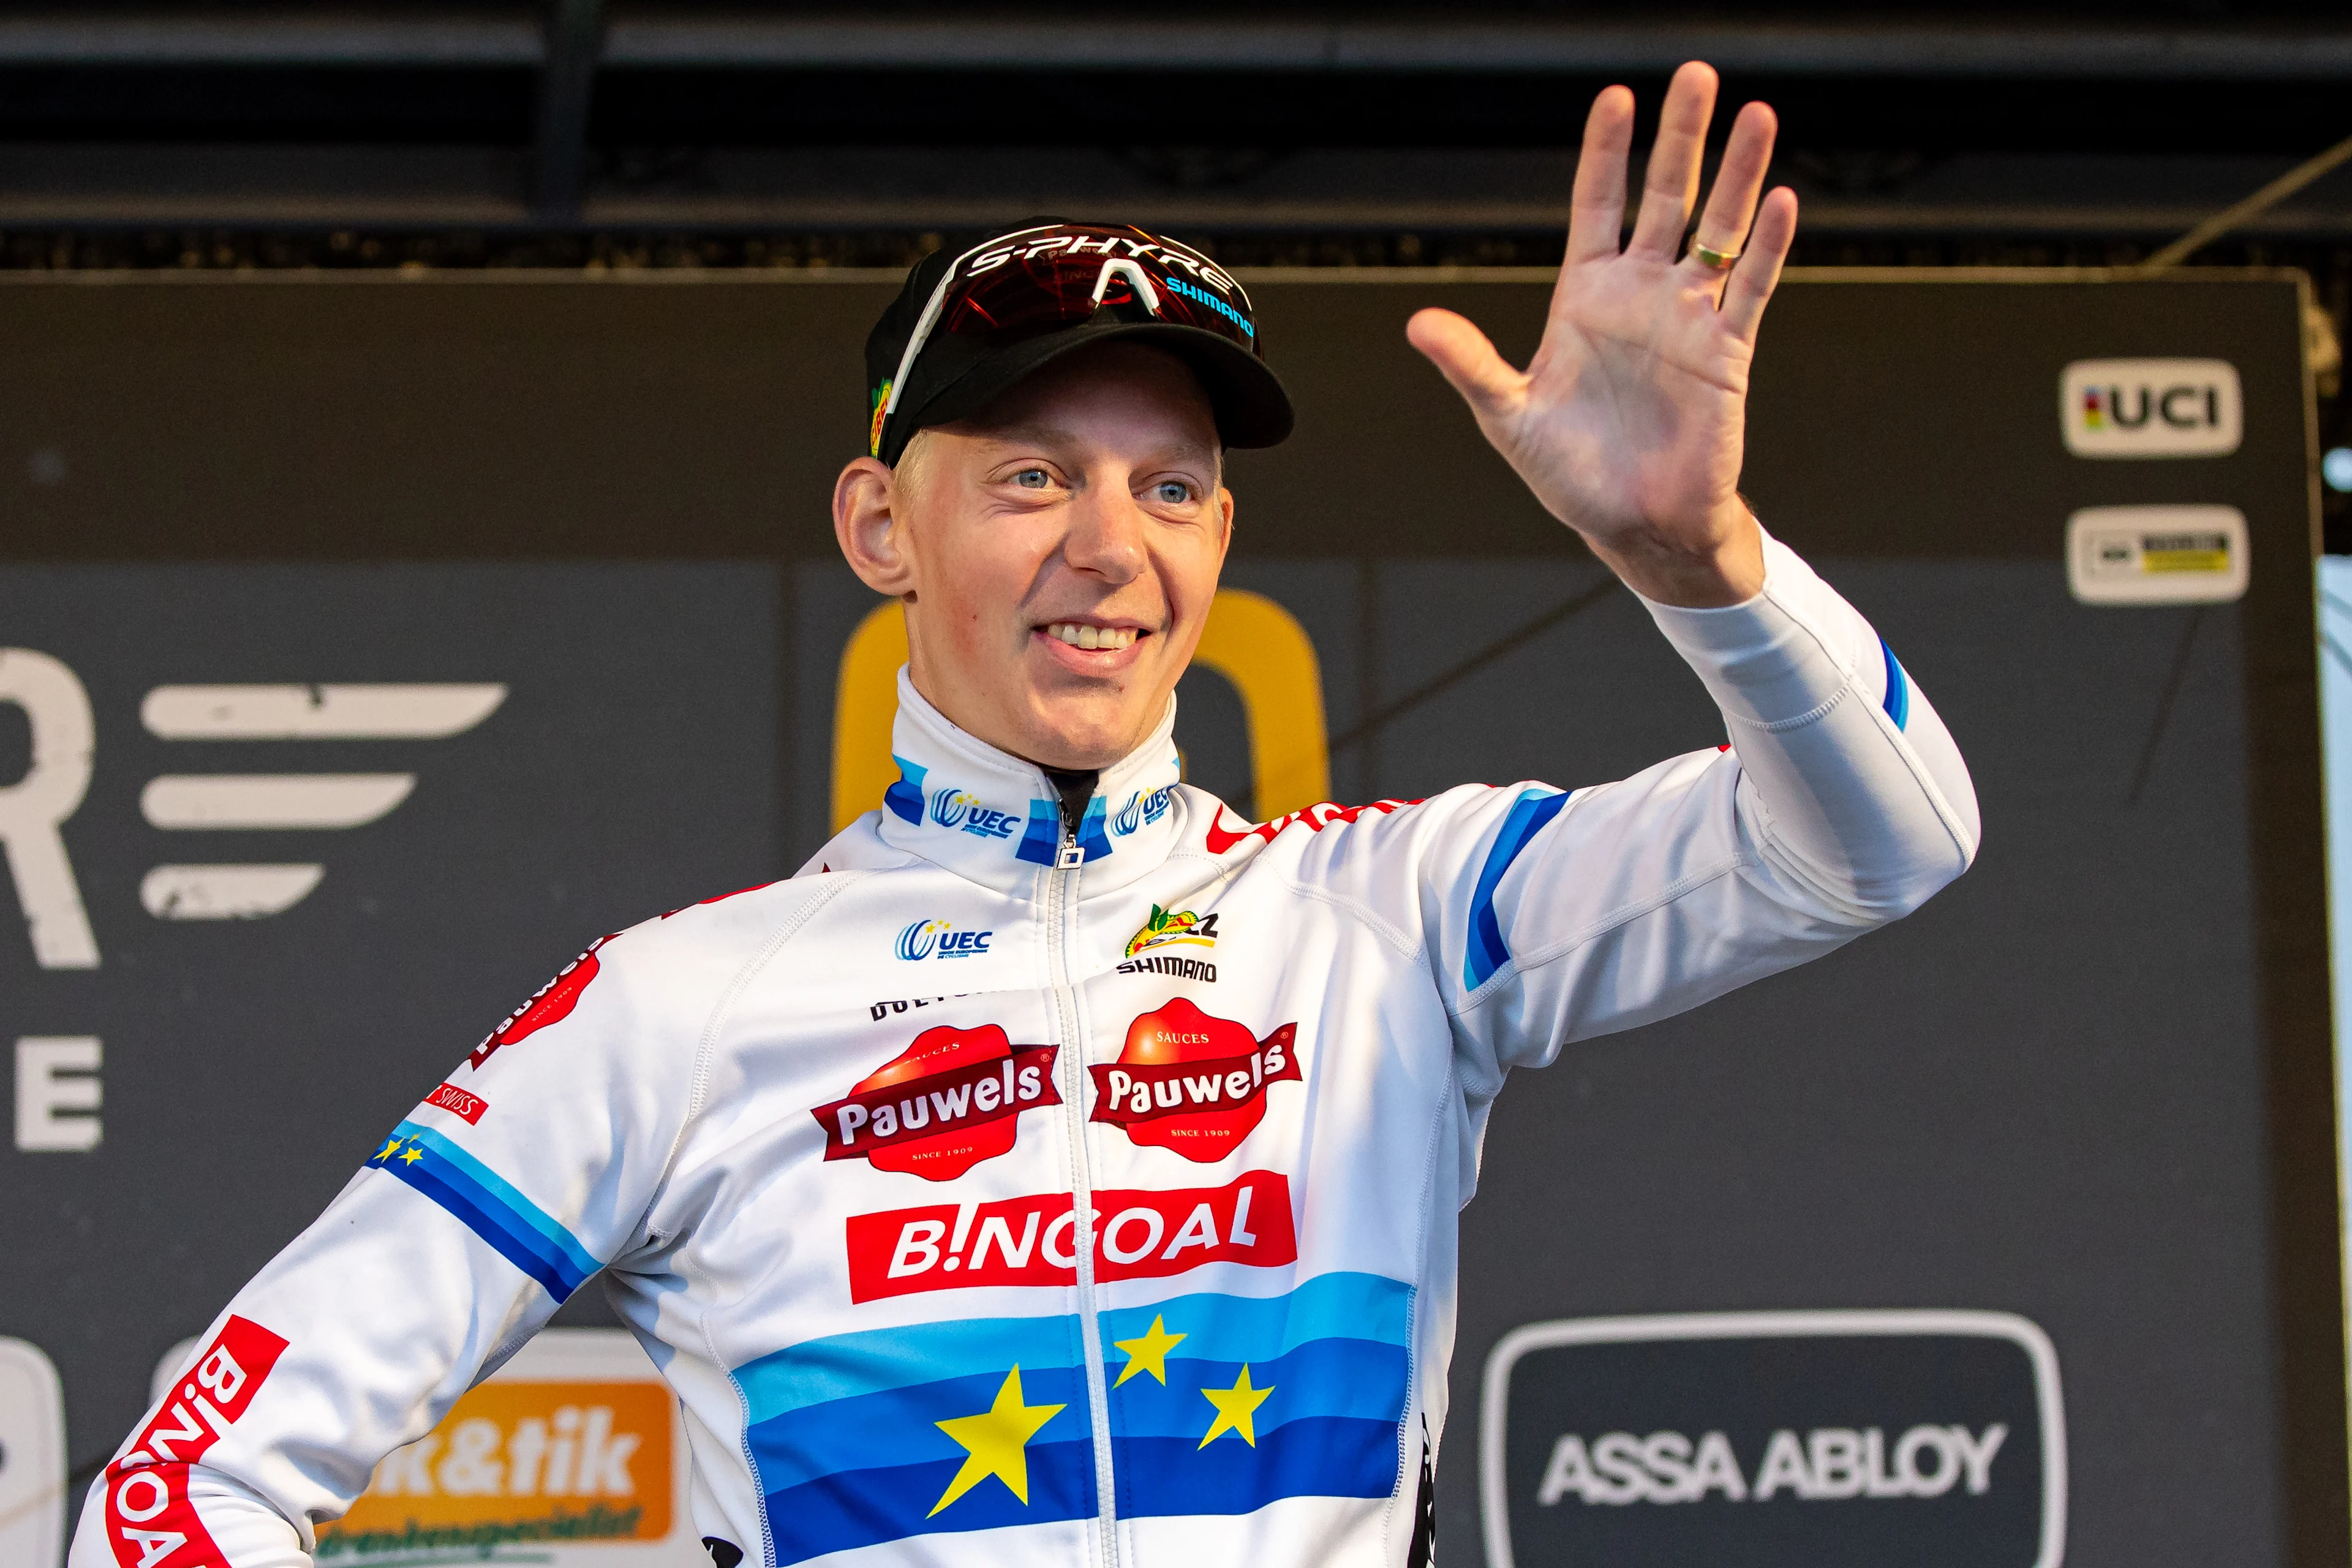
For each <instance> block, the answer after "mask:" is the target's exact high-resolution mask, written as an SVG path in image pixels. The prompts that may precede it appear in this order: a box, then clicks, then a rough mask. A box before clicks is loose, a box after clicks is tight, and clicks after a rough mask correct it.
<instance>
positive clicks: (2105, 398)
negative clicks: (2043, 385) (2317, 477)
mask: <svg viewBox="0 0 2352 1568" xmlns="http://www.w3.org/2000/svg"><path fill="white" fill-rule="evenodd" d="M2058 388H2059V389H2058V400H2059V408H2058V418H2059V424H2060V427H2061V429H2062V430H2063V433H2064V435H2065V438H2066V449H2067V450H2068V451H2070V452H2072V453H2074V455H2075V456H2076V457H2078V458H2219V457H2225V456H2227V455H2228V454H2230V453H2231V452H2234V451H2236V450H2237V449H2238V443H2239V441H2240V440H2241V439H2242V437H2243V434H2244V427H2245V419H2244V414H2243V408H2242V399H2241V396H2240V388H2239V384H2238V371H2237V367H2236V366H2235V365H2232V364H2231V363H2230V362H2229V361H2227V360H2220V359H2086V360H2076V361H2075V362H2074V363H2072V364H2070V365H2068V366H2067V367H2066V369H2065V371H2064V373H2063V374H2062V375H2061V376H2060V377H2059V383H2058Z"/></svg>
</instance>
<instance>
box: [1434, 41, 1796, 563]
mask: <svg viewBox="0 0 2352 1568" xmlns="http://www.w3.org/2000/svg"><path fill="white" fill-rule="evenodd" d="M1715 93H1716V75H1715V72H1714V70H1713V69H1712V68H1709V67H1707V66H1705V65H1702V64H1698V63H1696V62H1693V63H1692V64H1689V65H1685V66H1684V67H1683V68H1682V69H1680V70H1679V71H1677V72H1675V79H1674V84H1673V86H1672V87H1670V88H1669V89H1667V92H1666V101H1665V107H1664V112H1663V113H1662V115H1661V117H1660V122H1659V127H1658V139H1657V143H1656V145H1655V147H1654V150H1653V151H1652V153H1651V156H1650V163H1649V171H1648V174H1647V177H1646V179H1645V180H1644V181H1643V194H1642V205H1641V210H1640V212H1639V214H1638V215H1637V216H1636V217H1635V219H1634V225H1633V238H1632V240H1631V241H1630V242H1628V243H1625V244H1624V245H1623V246H1622V248H1621V247H1620V235H1621V234H1622V229H1623V226H1624V212H1625V195H1626V191H1625V169H1626V157H1627V154H1628V153H1629V152H1630V151H1631V148H1632V144H1633V93H1632V92H1630V91H1628V90H1627V89H1624V88H1622V87H1612V88H1611V89H1608V90H1607V91H1605V92H1603V93H1601V96H1600V97H1599V98H1597V99H1595V100H1593V104H1592V112H1591V116H1590V118H1589V119H1588V120H1587V121H1586V122H1585V130H1584V149H1583V154H1582V156H1581V158H1580V161H1579V163H1578V164H1577V170H1576V192H1575V197H1574V203H1573V208H1572V213H1571V216H1570V224H1569V231H1568V255H1567V259H1566V260H1565V261H1563V262H1562V263H1561V266H1560V269H1559V284H1558V285H1557V286H1556V287H1555V288H1554V289H1553V290H1552V299H1551V309H1550V312H1549V317H1548V319H1547V321H1546V322H1545V326H1544V335H1543V342H1542V344H1541V346H1540V347H1538V349H1537V350H1536V354H1535V358H1534V359H1533V360H1531V361H1530V362H1529V363H1528V368H1527V369H1526V370H1524V371H1520V370H1516V369H1514V368H1513V367H1512V366H1511V365H1510V364H1509V363H1507V362H1506V361H1505V360H1504V359H1503V357H1502V356H1501V355H1500V354H1498V353H1496V352H1495V348H1494V345H1493V344H1492V343H1490V342H1487V340H1486V334H1485V333H1483V332H1481V331H1479V330H1478V329H1477V328H1476V327H1475V326H1474V325H1472V324H1471V323H1470V322H1469V321H1466V320H1465V319H1464V318H1463V317H1461V316H1458V315H1455V314H1454V312H1453V311H1451V310H1423V311H1421V312H1420V313H1419V314H1417V315H1415V316H1414V317H1413V319H1412V322H1411V323H1410V324H1409V325H1408V326H1407V328H1406V334H1407V336H1409V337H1410V338H1411V339H1412V342H1413V345H1414V346H1415V347H1417V348H1419V349H1420V350H1421V351H1422V353H1425V354H1427V355H1428V356H1429V358H1430V359H1431V360H1432V361H1433V363H1435V364H1436V365H1437V368H1438V369H1439V370H1440V371H1442V372H1443V373H1444V375H1445V377H1446V379H1447V380H1448V381H1450V382H1452V383H1453V384H1454V387H1455V389H1456V390H1458V391H1459V392H1460V393H1461V394H1462V395H1463V396H1464V397H1465V399H1466V400H1467V401H1468V402H1469V405H1470V408H1471V411H1472V413H1473V414H1475V416H1477V420H1478V426H1479V428H1480V429H1482V430H1484V431H1485V432H1486V438H1487V439H1488V440H1489V441H1491V442H1493V443H1494V445H1495V447H1496V450H1497V451H1499V452H1501V453H1502V454H1503V456H1504V458H1506V459H1507V460H1508V461H1509V463H1510V465H1511V467H1512V468H1515V469H1517V471H1518V474H1519V477H1520V478H1521V479H1525V480H1526V481H1527V484H1528V489H1531V490H1533V491H1534V492H1535V495H1536V499H1537V500H1540V501H1541V502H1542V503H1543V504H1544V506H1545V508H1546V509H1547V510H1549V511H1550V512H1551V513H1552V515H1553V516H1555V517H1557V518H1559V520H1560V521H1562V522H1565V523H1567V524H1568V525H1569V526H1570V527H1571V528H1573V529H1575V530H1576V531H1578V532H1579V533H1580V534H1582V535H1583V536H1584V538H1585V540H1586V542H1589V543H1590V544H1591V546H1592V548H1593V551H1594V552H1595V553H1596V554H1598V555H1600V556H1601V559H1602V560H1604V561H1606V562H1608V563H1609V564H1610V565H1611V566H1612V567H1613V568H1615V569H1616V571H1617V573H1618V574H1619V575H1621V576H1622V577H1623V578H1624V579H1625V580H1626V581H1627V582H1628V583H1630V584H1632V585H1633V587H1635V588H1636V589H1638V590H1640V591H1641V592H1643V593H1645V594H1648V595H1650V596H1651V597H1653V598H1658V599H1663V600H1665V601H1667V602H1670V603H1676V604H1730V603H1735V602H1737V601H1738V600H1739V599H1742V598H1745V597H1747V596H1748V595H1749V594H1752V593H1753V592H1755V590H1756V589H1757V588H1758V587H1759V586H1760V585H1761V583H1762V580H1763V557H1762V545H1761V542H1760V538H1759V535H1758V533H1757V530H1756V523H1755V520H1754V519H1753V518H1751V517H1750V516H1748V510H1747V508H1746V507H1745V506H1744V505H1742V504H1741V502H1740V500H1739V495H1738V482H1739V466H1740V458H1741V451H1742V445H1743V440H1744V437H1745V431H1746V419H1747V403H1748V363H1749V361H1750V360H1751V359H1752V357H1753V356H1754V353H1755V343H1756V329H1757V326H1758V323H1759V321H1761V320H1762V317H1763V314H1764V305H1765V302H1766V300H1769V298H1770V297H1771V293H1772V287H1773V285H1774V284H1775V283H1776V282H1777V281H1778V280H1779V279H1780V264H1781V262H1782V261H1783V260H1784V259H1785V258H1787V256H1788V254H1789V244H1790V239H1791V238H1792V237H1794V236H1795V233H1796V223H1797V199H1796V196H1795V194H1794V193H1792V192H1790V191H1789V190H1787V189H1786V188H1782V189H1780V190H1776V191H1774V192H1773V193H1772V194H1771V195H1770V196H1769V197H1766V198H1765V199H1764V200H1763V201H1762V203H1761V205H1760V207H1759V201H1758V195H1759V190H1760V188H1761V186H1762V184H1763V183H1764V173H1765V169H1766V167H1767V165H1768V164H1769V163H1770V161H1771V155H1772V136H1773V132H1774V130H1775V122H1774V120H1773V115H1772V111H1771V110H1769V109H1768V108H1766V107H1765V106H1764V105H1763V104H1760V103H1751V104H1749V105H1748V106H1747V107H1746V108H1745V109H1743V110H1740V112H1739V115H1738V119H1737V120H1735V121H1733V124H1732V130H1731V135H1730V139H1729V141H1728V142H1727V145H1726V147H1725V149H1724V154H1723V162H1722V166H1721V169H1720V171H1719V172H1718V174H1717V178H1716V184H1715V189H1714V191H1713V192H1712V193H1711V194H1710V195H1709V197H1708V201H1707V205H1706V212H1705V214H1704V215H1703V216H1701V218H1700V220H1699V225H1698V230H1697V234H1696V238H1695V240H1694V243H1693V246H1692V248H1691V254H1690V255H1688V256H1686V257H1683V258H1680V259H1677V252H1678V251H1680V250H1681V248H1682V238H1683V230H1684V227H1685V225H1686V224H1687V223H1688V222H1689V218H1690V211H1691V205H1692V202H1693V200H1694V198H1695V197H1696V195H1697V191H1698V178H1699V165H1700V161H1701V159H1702V157H1703V155H1704V153H1705V151H1706V129H1707V122H1708V121H1709V119H1710V118H1711V117H1712V115H1713V112H1714V108H1715ZM1751 224H1752V225H1753V233H1750V232H1749V229H1750V225H1751ZM1743 237H1744V238H1745V241H1746V243H1745V244H1744V245H1743V244H1742V240H1743ZM1709 250H1711V251H1713V252H1714V253H1715V255H1714V256H1713V257H1710V256H1708V255H1706V252H1707V251H1709ZM1725 256H1737V258H1738V260H1737V261H1736V262H1733V263H1729V264H1726V263H1725V262H1724V261H1723V259H1722V258H1723V257H1725Z"/></svg>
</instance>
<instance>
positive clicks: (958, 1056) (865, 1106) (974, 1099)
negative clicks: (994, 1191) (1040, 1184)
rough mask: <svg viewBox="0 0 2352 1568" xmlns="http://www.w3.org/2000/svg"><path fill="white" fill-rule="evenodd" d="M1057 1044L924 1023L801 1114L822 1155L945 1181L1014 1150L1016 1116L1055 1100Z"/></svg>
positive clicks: (990, 1027)
mask: <svg viewBox="0 0 2352 1568" xmlns="http://www.w3.org/2000/svg"><path fill="white" fill-rule="evenodd" d="M1060 1048H1061V1047H1058V1046H1015V1045H1014V1044H1013V1042H1012V1041H1011V1040H1010V1039H1009V1038H1008V1037H1006V1035H1005V1033H1004V1031H1003V1029H1002V1028H1000V1027H998V1026H996V1025H994V1024H987V1025H983V1026H981V1027H980V1028H977V1029H957V1028H950V1027H949V1026H945V1025H941V1026H940V1027H938V1028H936V1029H926V1030H924V1031H923V1032H922V1033H921V1034H919V1035H918V1036H916V1037H915V1042H914V1044H912V1045H910V1046H908V1047H907V1048H906V1049H905V1050H903V1051H901V1052H899V1053H898V1055H897V1056H896V1057H893V1058H891V1059H890V1060H888V1061H887V1062H885V1063H883V1064H882V1066H881V1067H880V1068H877V1069H876V1070H875V1071H874V1072H872V1073H870V1074H868V1075H867V1076H866V1077H865V1078H863V1079H859V1080H858V1081H857V1083H856V1085H855V1086H854V1087H853V1088H852V1089H850V1091H849V1094H848V1096H847V1097H846V1098H845V1099H841V1100H834V1101H832V1102H831V1103H829V1104H825V1105H820V1106H816V1107H814V1109H812V1110H810V1111H809V1114H810V1115H811V1116H814V1117H815V1118H816V1122H817V1125H818V1126H820V1127H822V1128H824V1157H825V1158H826V1159H828V1160H864V1161H866V1163H868V1164H870V1165H872V1166H873V1167H874V1168H875V1169H876V1170H877V1171H897V1172H899V1173H902V1174H906V1175H910V1176H921V1177H923V1178H924V1179H926V1180H928V1181H933V1182H948V1181H953V1180H954V1179H955V1178H956V1177H958V1176H961V1175H962V1174H963V1173H965V1172H966V1171H969V1170H971V1168H972V1167H973V1166H974V1165H977V1164H979V1163H981V1162H982V1160H992V1159H994V1158H995V1157H996V1156H997V1155H999V1154H1009V1153H1011V1152H1013V1140H1014V1138H1015V1137H1016V1136H1017V1135H1018V1132H1019V1126H1018V1119H1019V1117H1020V1115H1021V1113H1022V1112H1023V1111H1024V1110H1030V1109H1032V1108H1034V1107H1037V1106H1045V1105H1059V1104H1061V1103H1062V1092H1061V1090H1060V1089H1057V1088H1056V1087H1055V1083H1054V1058H1055V1056H1056V1055H1058V1054H1059V1052H1060Z"/></svg>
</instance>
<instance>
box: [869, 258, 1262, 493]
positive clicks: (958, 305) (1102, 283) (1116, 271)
mask: <svg viewBox="0 0 2352 1568" xmlns="http://www.w3.org/2000/svg"><path fill="white" fill-rule="evenodd" d="M1107 309H1108V310H1110V311H1111V312H1112V315H1113V317H1114V318H1115V319H1116V320H1118V321H1121V322H1126V323H1138V322H1150V323H1154V324H1158V325H1161V326H1169V327H1189V328H1192V329H1195V330H1197V331H1203V332H1207V333H1210V334H1212V335H1213V336H1214V337H1216V338H1219V339H1221V340H1223V342H1224V343H1225V344H1227V345H1230V347H1231V348H1232V349H1239V350H1242V351H1244V353H1247V354H1249V355H1250V356H1251V357H1252V358H1253V359H1255V360H1256V361H1257V362H1258V363H1259V364H1261V365H1262V364H1263V363H1264V360H1265V353H1264V352H1263V351H1262V350H1261V349H1260V347H1259V344H1258V331H1257V321H1256V318H1255V310H1254V309H1253V307H1252V306H1251V304H1250V299H1249V295H1248V293H1247V291H1246V290H1244V289H1243V288H1242V286H1241V284H1240V283H1238V282H1236V281H1235V280H1234V278H1233V277H1232V275H1231V274H1229V273H1227V272H1226V271H1224V269H1223V268H1220V267H1219V266H1218V265H1217V264H1216V263H1215V262H1213V261H1212V260H1210V259H1209V258H1207V257H1205V256H1203V255H1202V254H1201V253H1200V252H1199V251H1197V250H1194V249H1192V247H1189V246H1184V245H1180V244H1177V243H1175V242H1174V241H1171V240H1166V239H1160V238H1158V237H1154V236H1152V235H1149V234H1146V233H1144V232H1143V230H1141V229H1139V228H1134V227H1130V226H1116V225H1109V224H1085V223H1059V224H1050V225H1042V226H1037V227H1034V228H1026V229H1020V230H1016V231H1014V232H1013V233H1011V234H1002V235H998V236H996V237H993V238H992V239H989V240H986V241H983V242H982V243H981V244H979V245H976V246H974V247H971V249H970V250H967V251H965V252H964V253H963V254H962V255H961V256H959V257H957V258H955V259H954V260H953V261H952V262H950V263H949V264H948V267H947V268H946V269H945V270H944V271H943V272H942V273H941V274H940V279H939V281H938V282H937V284H935V285H934V286H933V288H932V289H931V291H930V294H929V298H928V299H927V300H925V301H924V304H923V309H922V311H921V313H920V314H919V316H918V317H917V318H916V321H915V324H914V327H913V330H912V331H910V332H908V337H907V342H906V347H905V349H904V351H903V352H902V353H900V354H899V356H898V367H897V370H896V372H895V374H891V375H890V376H889V377H888V379H887V382H886V383H885V384H883V385H882V386H880V387H878V388H877V389H876V390H877V396H876V398H875V402H874V408H873V423H872V427H871V429H870V431H869V439H870V450H871V451H873V452H874V453H876V454H877V455H879V454H880V453H881V452H882V449H883V446H884V439H883V437H884V430H885V427H886V426H887V424H888V422H889V419H890V416H892V415H893V414H895V413H897V412H898V407H899V405H900V403H901V401H902V400H903V399H904V397H905V395H906V393H907V389H908V384H909V379H910V377H911V376H912V375H913V374H914V372H915V368H916V363H917V361H918V359H919V357H920V356H921V355H922V353H923V352H924V350H925V349H926V347H930V346H934V345H936V344H937V343H938V342H940V340H942V339H951V340H954V341H955V342H957V344H958V345H959V346H960V347H961V348H963V349H965V350H967V351H977V352H981V353H986V352H987V351H991V350H997V349H1002V348H1003V347H1004V346H1006V345H1008V344H1012V343H1015V342H1024V341H1025V340H1029V339H1033V338H1038V337H1043V336H1045V335H1046V334H1049V333H1053V332H1056V331H1065V330H1067V329H1070V328H1075V327H1080V326H1084V325H1087V324H1088V323H1090V322H1095V321H1097V319H1098V316H1099V313H1100V312H1102V311H1104V310H1107ZM1196 341H1197V340H1196ZM886 363H887V362H886ZM1259 374H1263V373H1262V372H1260V373H1259ZM1284 413H1285V418H1284V419H1283V421H1282V423H1283V425H1284V426H1287V423H1288V421H1287V417H1286V416H1287V409H1285V411H1284ZM1284 433H1286V430H1285V432H1284ZM1274 438H1275V439H1279V438H1280V437H1279V435H1276V437H1274Z"/></svg>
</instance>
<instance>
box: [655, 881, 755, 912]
mask: <svg viewBox="0 0 2352 1568" xmlns="http://www.w3.org/2000/svg"><path fill="white" fill-rule="evenodd" d="M774 886H775V883H773V882H754V883H752V884H751V886H750V887H748V888H738V889H735V890H734V891H733V892H731V893H720V894H719V895H718V896H717V897H715V898H709V899H697V900H694V902H692V903H690V904H680V905H679V906H678V907H677V908H676V909H674V910H663V911H662V919H664V920H667V919H669V917H670V916H672V915H682V914H684V913H685V912H686V911H687V910H698V909H700V908H701V907H702V906H703V905H705V904H723V903H725V902H726V901H727V900H730V899H740V898H741V897H742V896H743V895H744V894H746V893H756V892H758V891H759V890H760V889H762V888H772V887H774Z"/></svg>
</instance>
